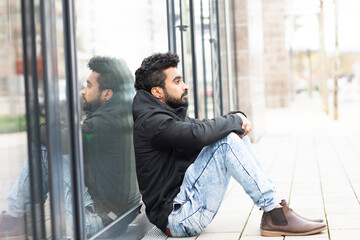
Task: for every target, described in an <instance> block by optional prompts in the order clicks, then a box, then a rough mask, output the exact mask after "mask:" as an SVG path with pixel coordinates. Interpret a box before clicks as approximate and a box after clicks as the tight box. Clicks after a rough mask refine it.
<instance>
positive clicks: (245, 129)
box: [236, 113, 251, 138]
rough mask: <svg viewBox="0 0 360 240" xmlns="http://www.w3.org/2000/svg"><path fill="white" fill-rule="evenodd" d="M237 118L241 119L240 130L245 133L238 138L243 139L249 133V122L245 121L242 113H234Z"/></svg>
mask: <svg viewBox="0 0 360 240" xmlns="http://www.w3.org/2000/svg"><path fill="white" fill-rule="evenodd" d="M236 114H237V115H238V116H240V117H241V120H242V126H241V128H242V129H244V131H245V133H244V134H242V135H240V134H238V135H239V137H240V138H243V137H244V136H246V135H247V134H248V133H249V132H250V131H251V122H250V121H249V119H247V118H246V117H245V116H244V115H243V114H242V113H236Z"/></svg>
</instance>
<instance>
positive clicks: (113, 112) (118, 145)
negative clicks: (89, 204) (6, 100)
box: [41, 92, 140, 225]
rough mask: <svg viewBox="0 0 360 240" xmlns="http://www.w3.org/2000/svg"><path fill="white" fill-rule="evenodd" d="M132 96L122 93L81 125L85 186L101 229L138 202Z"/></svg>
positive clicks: (114, 96) (43, 130) (44, 136)
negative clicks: (101, 223)
mask: <svg viewBox="0 0 360 240" xmlns="http://www.w3.org/2000/svg"><path fill="white" fill-rule="evenodd" d="M131 96H133V95H130V96H129V94H125V93H123V92H121V93H116V94H114V95H113V97H112V98H110V99H109V101H107V102H106V103H104V104H103V105H102V106H101V107H99V108H98V109H97V110H96V111H95V112H92V113H87V116H86V118H85V120H84V122H83V123H82V125H81V128H82V136H83V153H84V172H85V174H84V175H85V186H86V187H87V188H88V191H89V193H90V195H91V198H92V200H93V201H94V207H95V211H96V213H97V214H98V215H99V216H100V217H101V219H102V221H103V223H104V225H107V224H108V223H110V222H111V221H112V220H114V219H115V218H117V217H118V216H119V215H121V213H122V212H124V211H127V210H128V209H126V207H129V205H130V204H131V203H133V202H134V200H136V199H138V200H140V199H139V198H140V196H139V191H138V186H137V181H136V173H135V159H134V148H133V141H132V136H133V134H132V131H133V129H132V119H131V118H132V114H131V100H132V97H131ZM66 131H67V130H66V129H63V131H62V132H63V133H62V135H63V141H62V145H63V146H67V145H68V142H67V136H68V135H67V132H66ZM41 140H42V141H41V142H42V143H46V131H45V125H43V126H42V128H41ZM63 149H65V148H63ZM63 154H67V152H63Z"/></svg>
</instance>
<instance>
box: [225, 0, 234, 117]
mask: <svg viewBox="0 0 360 240" xmlns="http://www.w3.org/2000/svg"><path fill="white" fill-rule="evenodd" d="M224 9H225V33H226V34H225V37H226V59H227V75H228V82H229V87H228V94H229V96H228V98H229V105H230V106H229V108H230V110H231V111H232V110H234V94H233V93H234V88H233V81H232V79H233V76H232V62H231V55H230V53H231V47H230V46H231V43H230V14H229V0H225V2H224Z"/></svg>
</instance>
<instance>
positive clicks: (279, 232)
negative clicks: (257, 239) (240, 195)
mask: <svg viewBox="0 0 360 240" xmlns="http://www.w3.org/2000/svg"><path fill="white" fill-rule="evenodd" d="M281 205H282V208H275V209H273V210H271V211H270V212H264V213H263V216H262V219H261V225H260V230H261V235H262V236H268V237H275V236H304V235H310V234H315V233H319V232H321V231H324V230H326V228H327V227H326V224H325V223H321V222H314V221H309V220H306V219H304V218H303V217H301V216H299V215H297V214H295V213H294V212H293V211H292V210H291V209H290V208H289V206H288V205H287V203H286V201H285V200H282V201H281Z"/></svg>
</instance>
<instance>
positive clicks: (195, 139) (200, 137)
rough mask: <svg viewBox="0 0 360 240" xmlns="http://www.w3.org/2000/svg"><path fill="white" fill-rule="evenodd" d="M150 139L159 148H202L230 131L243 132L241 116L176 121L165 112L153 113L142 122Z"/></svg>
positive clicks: (232, 115) (230, 115)
mask: <svg viewBox="0 0 360 240" xmlns="http://www.w3.org/2000/svg"><path fill="white" fill-rule="evenodd" d="M144 124H145V126H146V129H147V132H148V133H149V136H152V138H151V141H152V144H153V145H154V146H155V147H159V148H202V147H204V146H207V145H210V144H212V143H214V142H216V141H218V140H220V139H222V138H224V137H226V136H227V135H228V134H230V133H231V132H235V133H237V134H240V135H242V134H244V133H245V131H244V129H242V125H243V122H242V119H241V116H239V115H237V114H228V115H225V116H221V117H217V118H214V119H211V120H202V121H200V120H195V119H191V120H190V119H189V121H186V122H182V121H177V120H176V119H174V118H173V117H172V116H170V115H167V114H155V115H153V116H150V117H149V118H148V119H147V120H145V122H144Z"/></svg>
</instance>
